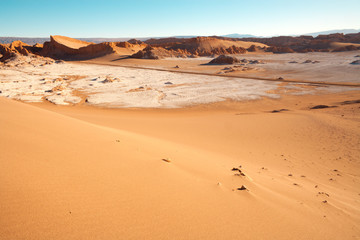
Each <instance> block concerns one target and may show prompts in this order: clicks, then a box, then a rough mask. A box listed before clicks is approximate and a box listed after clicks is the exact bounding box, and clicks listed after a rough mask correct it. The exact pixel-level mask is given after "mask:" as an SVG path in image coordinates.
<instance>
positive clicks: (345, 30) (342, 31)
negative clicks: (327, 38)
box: [297, 29, 360, 37]
mask: <svg viewBox="0 0 360 240" xmlns="http://www.w3.org/2000/svg"><path fill="white" fill-rule="evenodd" d="M358 32H360V29H337V30H329V31H323V32H313V33H307V34H301V35H308V36H313V37H317V36H319V35H327V34H333V33H343V34H349V33H358ZM297 36H300V35H297Z"/></svg>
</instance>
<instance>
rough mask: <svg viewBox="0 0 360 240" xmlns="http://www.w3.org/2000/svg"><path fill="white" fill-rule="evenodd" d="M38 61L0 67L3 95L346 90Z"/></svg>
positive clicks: (135, 96) (203, 99)
mask: <svg viewBox="0 0 360 240" xmlns="http://www.w3.org/2000/svg"><path fill="white" fill-rule="evenodd" d="M35 60H36V61H37V62H34V61H35ZM35 60H29V61H23V60H22V62H21V61H20V60H18V61H17V62H16V61H15V62H11V63H9V64H5V65H3V66H1V67H0V72H1V74H0V91H1V93H0V96H5V97H9V98H13V99H18V100H22V101H27V102H40V101H42V100H47V101H50V102H52V103H54V104H60V105H69V104H78V103H81V102H83V101H82V100H85V99H82V98H81V97H79V96H78V95H77V94H75V93H74V91H78V92H81V93H83V95H84V96H85V97H86V103H87V104H92V105H98V106H107V107H149V108H178V107H184V106H189V105H194V104H203V103H211V102H218V101H223V100H225V99H231V100H238V101H241V100H253V99H258V98H261V97H272V98H278V97H279V96H280V95H279V94H311V93H315V92H317V91H319V90H320V91H323V90H326V91H342V90H345V88H342V87H337V86H334V87H318V86H313V87H304V86H307V85H303V84H293V83H289V84H286V85H279V83H278V82H270V81H262V80H253V79H243V78H225V77H217V76H209V75H195V74H185V73H174V72H166V71H156V70H149V69H133V68H125V67H116V66H102V65H89V64H72V63H64V62H59V63H56V62H54V61H52V62H51V61H48V60H46V61H45V62H41V61H40V60H39V59H35ZM39 61H40V62H39ZM24 62H25V63H24Z"/></svg>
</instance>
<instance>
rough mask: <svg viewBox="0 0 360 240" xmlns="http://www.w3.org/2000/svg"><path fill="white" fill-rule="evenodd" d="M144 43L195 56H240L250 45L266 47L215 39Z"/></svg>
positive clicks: (200, 38) (175, 39)
mask: <svg viewBox="0 0 360 240" xmlns="http://www.w3.org/2000/svg"><path fill="white" fill-rule="evenodd" d="M145 43H147V44H150V45H151V46H154V47H163V48H165V49H166V50H173V51H179V52H181V53H182V54H186V55H195V56H211V55H214V54H216V55H221V54H242V53H246V49H247V48H249V47H251V46H252V45H254V46H255V47H259V48H265V47H267V46H266V45H265V44H262V43H256V42H244V41H234V40H224V39H218V38H215V37H196V38H187V39H184V38H164V39H149V40H147V41H145Z"/></svg>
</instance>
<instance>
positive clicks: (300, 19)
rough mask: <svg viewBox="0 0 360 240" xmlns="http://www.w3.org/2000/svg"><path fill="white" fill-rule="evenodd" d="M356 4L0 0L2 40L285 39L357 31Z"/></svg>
mask: <svg viewBox="0 0 360 240" xmlns="http://www.w3.org/2000/svg"><path fill="white" fill-rule="evenodd" d="M359 10H360V0H336V1H335V0H296V1H285V0H256V1H252V0H246V1H243V0H174V1H173V0H167V1H165V0H133V1H125V0H123V1H122V0H118V1H115V0H98V1H95V0H72V1H69V0H62V1H58V0H28V1H25V0H0V36H17V37H48V36H49V35H66V36H70V37H151V36H175V35H204V36H206V35H223V34H229V33H240V34H253V35H258V36H269V35H289V34H301V33H309V32H317V31H324V30H331V29H345V28H355V29H359V28H360V14H359Z"/></svg>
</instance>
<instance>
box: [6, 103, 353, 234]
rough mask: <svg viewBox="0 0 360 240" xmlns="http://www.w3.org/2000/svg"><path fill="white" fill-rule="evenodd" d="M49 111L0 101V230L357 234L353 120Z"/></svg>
mask: <svg viewBox="0 0 360 240" xmlns="http://www.w3.org/2000/svg"><path fill="white" fill-rule="evenodd" d="M268 104H269V103H268ZM45 106H46V105H45ZM262 106H263V107H265V106H270V105H267V104H266V103H265V104H262ZM48 109H49V110H51V111H49V110H46V109H41V108H38V107H34V106H30V105H27V104H24V103H19V102H15V101H11V100H7V99H3V98H0V111H1V113H2V114H1V115H0V126H1V134H0V146H1V155H0V165H1V167H0V183H1V184H0V189H1V191H0V192H1V198H0V212H1V217H0V226H1V227H0V239H240V238H241V239H309V238H311V239H356V237H358V236H359V234H360V229H359V227H358V224H357V223H358V222H359V219H360V207H359V206H360V204H359V192H358V189H359V175H358V169H359V159H358V156H359V155H358V153H359V149H358V147H357V146H359V145H358V142H359V135H360V134H359V133H360V129H359V128H358V127H354V126H356V124H358V123H357V122H356V121H355V120H354V119H353V118H347V119H345V120H343V119H342V118H339V117H338V116H335V115H332V114H325V113H324V112H323V113H318V114H315V115H309V114H308V113H306V112H301V111H295V112H289V113H280V114H270V113H252V114H244V113H242V114H241V113H239V114H236V112H232V111H225V112H222V111H220V112H218V111H210V112H207V111H205V112H202V111H182V110H179V111H175V110H174V111H158V112H151V111H145V112H139V111H131V110H129V111H127V110H123V111H121V110H119V111H115V110H102V109H98V110H95V109H88V108H86V107H85V108H78V109H74V108H65V107H59V106H52V107H49V108H48ZM54 111H55V112H54ZM349 111H350V110H349ZM355 119H356V118H355ZM85 120H86V121H85ZM354 121H355V122H354ZM339 123H341V124H340V125H339ZM175 126H176V127H175ZM166 130H168V131H166ZM136 132H137V133H136ZM140 133H141V134H140ZM339 157H342V158H341V159H339ZM163 158H170V161H171V162H166V161H162V159H163ZM239 165H242V168H241V169H242V170H243V172H244V173H245V175H246V176H236V175H235V174H236V173H237V171H231V169H232V168H233V167H238V166H239ZM263 167H264V168H263ZM334 169H336V170H337V171H336V172H335V171H333V170H334ZM289 173H291V174H292V176H288V174H289ZM337 174H339V175H337ZM301 175H304V176H305V177H301ZM330 178H332V179H333V180H329V179H330ZM294 183H297V184H298V185H294ZM243 184H244V185H246V186H247V187H248V189H249V191H239V190H236V188H238V187H240V186H241V185H243ZM316 185H317V188H315V186H316ZM319 192H320V193H319ZM322 192H324V193H322ZM325 193H327V194H329V196H327V195H325ZM324 200H327V201H328V202H327V203H323V202H322V201H324Z"/></svg>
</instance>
